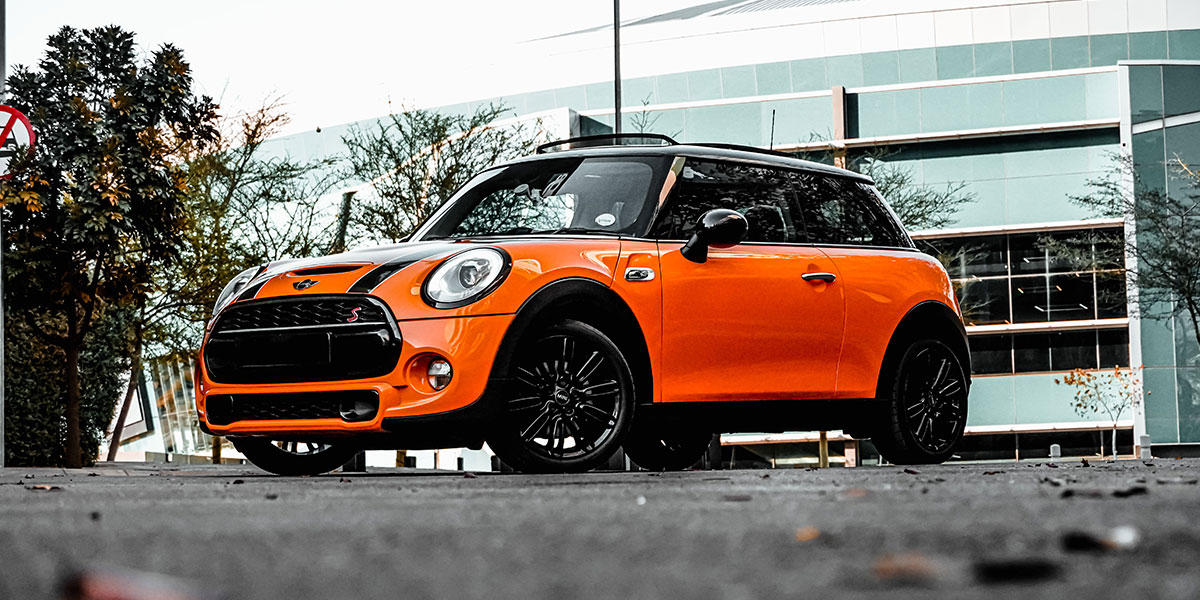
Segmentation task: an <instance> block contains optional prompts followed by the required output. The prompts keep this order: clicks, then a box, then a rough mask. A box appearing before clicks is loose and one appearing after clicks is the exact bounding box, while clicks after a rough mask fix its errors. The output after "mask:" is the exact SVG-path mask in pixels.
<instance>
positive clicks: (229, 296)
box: [212, 266, 263, 316]
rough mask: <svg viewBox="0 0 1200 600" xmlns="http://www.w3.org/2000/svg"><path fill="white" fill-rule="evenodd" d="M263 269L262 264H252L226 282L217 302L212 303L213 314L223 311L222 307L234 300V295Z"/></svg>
mask: <svg viewBox="0 0 1200 600" xmlns="http://www.w3.org/2000/svg"><path fill="white" fill-rule="evenodd" d="M262 269H263V268H262V266H251V268H250V269H246V270H245V271H241V272H239V274H238V275H235V276H234V278H233V280H230V281H229V283H227V284H226V287H224V289H222V290H221V295H218V296H217V304H215V305H212V314H214V316H215V314H216V313H218V312H221V308H224V307H226V305H227V304H229V302H230V301H233V299H234V296H236V295H238V293H239V292H241V290H242V288H245V287H246V284H247V283H250V280H253V278H254V276H256V275H258V272H259V271H260V270H262Z"/></svg>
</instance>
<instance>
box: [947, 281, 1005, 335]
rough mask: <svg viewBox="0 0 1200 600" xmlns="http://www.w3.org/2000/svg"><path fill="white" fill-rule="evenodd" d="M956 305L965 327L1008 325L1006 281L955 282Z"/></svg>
mask: <svg viewBox="0 0 1200 600" xmlns="http://www.w3.org/2000/svg"><path fill="white" fill-rule="evenodd" d="M956 286H957V287H958V303H959V306H960V307H961V309H962V314H963V322H964V323H966V324H967V325H988V324H995V323H1008V322H1010V320H1009V315H1008V280H1007V279H968V280H966V281H960V282H956Z"/></svg>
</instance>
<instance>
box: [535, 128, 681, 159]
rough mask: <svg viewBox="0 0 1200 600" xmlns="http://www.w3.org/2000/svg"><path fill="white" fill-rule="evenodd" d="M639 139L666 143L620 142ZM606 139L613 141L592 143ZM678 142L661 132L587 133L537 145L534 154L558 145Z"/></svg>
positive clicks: (582, 146)
mask: <svg viewBox="0 0 1200 600" xmlns="http://www.w3.org/2000/svg"><path fill="white" fill-rule="evenodd" d="M637 139H641V140H657V141H659V142H664V143H660V144H621V143H618V142H619V141H620V140H637ZM606 140H607V141H610V142H612V143H609V144H603V143H592V142H603V141H606ZM580 143H582V145H578V146H568V145H569V144H580ZM678 144H679V142H676V141H675V140H673V139H671V138H670V137H668V136H665V135H663V134H661V133H603V134H600V135H585V136H583V137H576V138H570V139H566V140H557V141H553V142H548V143H545V144H541V145H539V146H538V147H537V150H535V151H534V154H547V153H549V152H552V151H554V150H553V149H554V148H557V147H558V146H568V147H566V148H562V150H572V149H574V148H594V147H597V146H655V145H656V146H676V145H678Z"/></svg>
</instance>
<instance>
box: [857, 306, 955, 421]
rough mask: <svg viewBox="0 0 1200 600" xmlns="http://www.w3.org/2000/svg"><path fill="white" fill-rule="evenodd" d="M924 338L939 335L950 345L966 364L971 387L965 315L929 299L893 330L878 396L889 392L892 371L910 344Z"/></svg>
mask: <svg viewBox="0 0 1200 600" xmlns="http://www.w3.org/2000/svg"><path fill="white" fill-rule="evenodd" d="M923 338H933V339H937V340H939V341H941V342H943V343H945V344H946V345H947V346H950V349H951V350H953V351H954V354H955V356H957V357H958V360H959V362H961V363H962V365H963V370H964V372H965V373H966V376H967V386H968V387H970V385H971V352H970V349H969V346H968V345H967V331H966V328H964V327H963V323H962V319H961V318H960V317H959V316H958V314H957V313H956V312H954V309H952V308H950V307H949V306H947V305H946V304H944V303H942V302H938V301H936V300H926V301H924V302H920V303H918V304H917V305H916V306H913V307H912V308H910V309H909V310H908V312H907V313H905V315H904V317H903V318H901V319H900V323H899V324H898V325H896V329H895V330H894V331H893V332H892V337H891V339H890V340H889V341H888V345H887V350H886V351H885V352H884V354H883V362H882V363H881V364H880V367H879V379H878V380H877V382H876V384H875V397H877V398H879V397H882V396H883V394H886V390H887V386H888V382H889V381H890V380H891V376H892V373H893V372H894V371H895V369H896V366H897V364H898V363H899V361H900V358H901V357H902V356H903V355H904V351H905V349H907V348H908V346H909V344H911V343H912V342H914V341H916V340H918V339H923Z"/></svg>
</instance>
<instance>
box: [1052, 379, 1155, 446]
mask: <svg viewBox="0 0 1200 600" xmlns="http://www.w3.org/2000/svg"><path fill="white" fill-rule="evenodd" d="M1054 383H1056V384H1059V385H1068V386H1071V387H1073V388H1075V396H1074V397H1073V398H1072V399H1071V407H1072V408H1074V409H1075V414H1077V415H1079V416H1081V417H1087V416H1089V415H1094V414H1098V413H1103V414H1104V415H1105V416H1107V417H1108V418H1109V419H1111V420H1112V423H1113V428H1112V453H1113V460H1116V459H1117V421H1118V420H1120V418H1121V415H1123V414H1125V411H1126V410H1130V409H1132V408H1133V403H1134V401H1135V400H1136V399H1137V398H1140V397H1141V396H1142V379H1141V376H1140V375H1139V374H1138V370H1137V369H1130V368H1126V369H1123V368H1121V367H1114V368H1113V370H1112V371H1105V372H1102V373H1095V372H1092V371H1085V370H1083V369H1075V370H1074V371H1071V372H1070V373H1067V374H1066V375H1064V376H1063V377H1062V378H1057V377H1056V378H1055V379H1054ZM1100 446H1101V449H1100V454H1101V455H1103V454H1104V448H1103V446H1104V442H1103V438H1101V442H1100Z"/></svg>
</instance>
